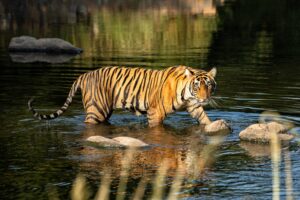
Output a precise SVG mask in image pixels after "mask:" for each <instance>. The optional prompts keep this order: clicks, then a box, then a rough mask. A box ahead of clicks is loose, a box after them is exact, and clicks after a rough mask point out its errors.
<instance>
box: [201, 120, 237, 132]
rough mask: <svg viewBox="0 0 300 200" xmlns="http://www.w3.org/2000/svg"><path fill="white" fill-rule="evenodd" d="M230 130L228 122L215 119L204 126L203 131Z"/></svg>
mask: <svg viewBox="0 0 300 200" xmlns="http://www.w3.org/2000/svg"><path fill="white" fill-rule="evenodd" d="M230 131H231V128H230V126H229V124H228V123H227V122H226V121H225V120H223V119H220V120H216V121H214V122H212V123H210V124H208V125H206V126H205V128H204V132H205V133H207V134H213V135H215V134H227V133H229V132H230Z"/></svg>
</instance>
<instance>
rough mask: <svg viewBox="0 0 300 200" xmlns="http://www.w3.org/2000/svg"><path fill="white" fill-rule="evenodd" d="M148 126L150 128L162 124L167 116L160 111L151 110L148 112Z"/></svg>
mask: <svg viewBox="0 0 300 200" xmlns="http://www.w3.org/2000/svg"><path fill="white" fill-rule="evenodd" d="M147 118H148V124H149V126H150V127H154V126H157V125H159V124H161V123H162V122H163V120H164V118H165V114H163V113H161V112H159V109H149V110H148V111H147Z"/></svg>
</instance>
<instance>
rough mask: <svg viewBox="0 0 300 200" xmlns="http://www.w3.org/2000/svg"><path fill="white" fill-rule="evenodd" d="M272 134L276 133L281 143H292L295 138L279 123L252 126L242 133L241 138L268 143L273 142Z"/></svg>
mask: <svg viewBox="0 0 300 200" xmlns="http://www.w3.org/2000/svg"><path fill="white" fill-rule="evenodd" d="M272 133H276V134H277V135H278V138H279V139H280V140H281V141H290V140H291V139H293V138H294V137H293V135H291V134H289V133H288V129H287V128H286V127H285V126H284V125H282V124H280V123H278V122H269V123H259V124H252V125H250V126H248V127H247V128H246V129H244V130H243V131H241V132H240V134H239V137H240V139H241V140H246V141H251V142H261V143H268V142H270V141H271V134H272Z"/></svg>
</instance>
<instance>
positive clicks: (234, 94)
mask: <svg viewBox="0 0 300 200" xmlns="http://www.w3.org/2000/svg"><path fill="white" fill-rule="evenodd" d="M112 2H114V3H112ZM299 9H300V7H299V2H298V1H287V2H285V1H279V0H278V1H271V0H265V1H258V0H257V1H246V0H240V1H238V0H237V1H210V0H206V1H179V0H178V1H175V2H173V3H170V2H169V1H167V2H162V1H155V0H153V1H137V2H135V1H130V2H126V3H124V1H111V2H108V1H103V2H102V1H98V2H94V1H80V0H78V1H64V3H61V2H60V1H52V3H51V4H50V1H47V0H45V1H36V2H34V3H33V2H32V3H29V2H24V1H14V2H13V3H11V2H8V1H1V2H0V22H1V23H0V62H1V69H0V70H1V74H0V78H1V79H0V80H1V81H0V84H1V93H0V105H1V111H2V112H1V114H0V121H1V127H0V141H1V146H0V155H1V159H0V166H1V167H0V173H1V180H0V191H1V199H33V198H36V199H45V198H52V197H53V196H58V197H59V198H61V199H65V198H68V197H69V193H70V190H71V187H72V184H73V181H74V179H75V178H76V176H77V175H78V174H79V173H80V174H83V175H84V176H85V177H87V180H88V183H89V185H90V187H91V191H92V194H95V192H96V191H97V188H98V186H99V182H100V177H101V174H102V173H103V170H104V169H106V168H110V169H111V171H112V176H113V183H112V197H113V196H114V194H115V192H116V187H117V184H118V181H117V180H118V177H119V172H120V160H121V158H122V153H124V151H123V150H116V149H97V148H94V147H90V146H88V145H87V144H86V143H84V139H85V138H86V137H88V136H91V135H103V136H107V137H115V136H119V135H122V136H131V137H135V138H139V139H141V140H143V141H145V142H147V143H149V144H151V148H149V149H144V150H141V151H139V152H138V154H137V156H136V157H135V160H134V162H132V170H131V175H130V179H129V185H128V193H127V194H128V195H130V194H131V193H133V191H134V189H135V188H136V185H137V184H138V180H140V179H141V177H148V178H149V179H151V178H153V176H154V174H155V170H156V169H157V168H158V166H159V164H160V163H161V162H162V161H163V160H164V159H166V158H168V160H169V161H170V163H172V165H171V170H170V171H169V174H168V181H167V185H168V186H170V184H171V183H172V180H173V179H172V176H173V175H172V172H174V170H175V168H176V167H177V166H178V165H180V164H181V163H188V161H189V157H188V156H187V155H190V154H189V153H193V152H201V150H203V148H205V146H206V144H207V138H205V137H204V138H203V136H201V135H199V133H198V131H197V130H198V126H197V124H196V122H195V120H193V119H192V118H190V116H189V115H188V114H187V113H185V112H178V113H176V114H172V115H170V116H169V117H168V118H167V119H166V120H165V123H164V126H162V127H156V128H148V127H147V123H146V119H145V117H136V116H134V115H132V114H130V113H127V112H116V113H114V114H113V116H112V118H111V120H110V122H111V125H99V126H89V125H86V124H84V123H83V121H84V112H83V108H82V105H81V97H80V95H77V97H76V98H75V100H74V102H73V103H72V105H71V107H70V108H69V110H68V112H67V113H66V114H65V115H63V116H62V117H60V118H59V119H57V120H55V121H51V122H49V123H45V122H40V121H37V120H35V119H33V118H32V116H31V113H29V111H28V110H27V101H28V99H29V98H30V97H32V96H34V97H35V98H36V107H37V108H40V111H44V112H51V111H53V110H55V109H56V108H58V107H60V106H61V105H62V104H63V102H64V100H65V98H66V95H67V94H68V91H69V88H70V86H71V85H72V82H73V81H74V80H75V79H76V77H78V76H79V75H80V74H82V73H84V72H86V71H89V70H93V69H96V68H98V67H100V66H106V65H122V66H140V67H146V68H156V69H157V68H158V69H163V68H165V67H167V66H172V65H178V64H183V65H188V66H193V67H196V68H197V67H198V68H204V69H209V68H210V67H211V66H216V67H217V68H218V74H217V78H216V81H217V83H218V88H217V91H216V95H215V96H216V99H217V102H218V104H219V107H217V108H213V107H208V108H206V110H208V115H209V116H210V117H211V119H213V120H215V119H225V120H227V121H228V122H230V124H231V125H232V128H233V131H232V133H231V134H229V135H228V136H227V137H226V138H225V141H224V142H223V143H222V144H221V145H220V147H219V148H218V150H217V151H216V152H215V153H214V154H213V156H214V157H215V158H216V159H215V160H214V162H213V163H212V164H211V165H209V166H207V167H206V168H205V170H204V173H203V174H202V175H199V176H196V177H190V178H188V179H186V180H185V183H184V185H183V188H182V192H181V197H182V198H186V199H217V198H226V199H271V198H272V168H271V158H270V152H269V147H268V146H264V145H258V144H249V143H244V142H240V140H239V138H238V133H239V132H240V131H241V130H242V129H243V128H245V127H247V126H248V125H250V124H252V123H256V122H257V121H258V119H259V117H260V114H261V113H262V112H263V111H266V110H268V111H270V110H271V111H276V112H279V113H280V114H281V117H282V118H283V119H285V120H288V121H289V122H291V123H293V124H294V125H295V126H296V127H298V128H296V129H295V130H298V133H299V125H300V116H299V113H300V109H299V108H300V103H299V102H300V101H299V99H300V96H299V94H300V78H299V77H300V70H299V65H300V59H299V58H300V56H299V55H300V37H299V31H300V26H299V23H298V22H299V19H300V14H299V13H300V12H299V11H300V10H299ZM22 34H25V35H32V36H35V37H59V38H62V39H65V40H68V41H70V42H71V43H73V44H74V45H75V46H78V47H81V48H83V49H84V53H83V54H81V55H79V56H76V57H74V58H69V57H67V58H63V59H65V60H67V61H66V62H64V63H57V62H58V61H59V60H61V59H62V58H55V57H51V58H50V60H52V62H53V63H44V62H35V63H24V62H13V60H14V58H15V56H14V55H10V54H9V53H8V51H7V46H8V43H9V41H10V38H11V37H13V36H19V35H22ZM15 61H18V60H15ZM56 61H57V62H56ZM287 154H288V155H289V156H290V158H291V163H292V170H291V171H290V172H291V173H292V177H293V179H292V180H293V188H294V193H293V195H294V198H295V199H298V198H300V193H299V192H298V190H297V189H298V188H299V184H300V182H299V180H300V177H299V174H300V173H299V170H300V162H299V159H298V158H299V143H297V140H295V141H293V142H292V143H291V144H290V146H289V147H286V148H285V149H284V151H283V153H282V155H283V159H284V158H285V155H287ZM282 161H283V160H282ZM280 172H281V176H280V180H281V190H280V195H281V197H282V198H285V197H286V196H287V190H286V189H285V186H286V184H285V178H286V173H285V162H282V163H281V165H280ZM146 195H147V196H148V197H150V195H151V184H149V185H148V187H147V189H146Z"/></svg>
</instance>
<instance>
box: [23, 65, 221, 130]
mask: <svg viewBox="0 0 300 200" xmlns="http://www.w3.org/2000/svg"><path fill="white" fill-rule="evenodd" d="M215 75H216V69H215V68H213V69H212V70H210V71H209V72H206V71H203V70H198V69H193V68H190V67H186V66H176V67H169V68H166V69H164V70H153V69H143V68H126V67H104V68H100V69H97V70H95V71H91V72H87V73H85V74H82V75H81V76H79V77H78V79H77V80H76V81H75V82H74V83H73V85H72V87H71V89H70V92H69V95H68V97H67V100H66V102H65V103H64V105H63V106H62V107H61V108H60V109H58V110H57V111H56V112H54V113H52V114H50V115H44V114H39V113H38V112H36V111H35V109H34V108H33V106H32V102H33V100H29V102H28V107H29V110H31V111H32V112H33V115H34V116H35V117H37V118H39V119H40V120H50V119H55V118H57V117H58V116H60V115H61V114H62V113H64V112H65V111H66V110H67V108H68V106H69V105H70V104H71V102H72V98H73V97H74V95H75V93H76V91H77V90H78V89H81V93H82V102H83V106H84V109H85V112H86V118H85V122H87V123H93V124H96V123H101V122H104V121H106V120H108V119H109V117H110V116H111V114H112V112H113V110H115V109H128V110H131V111H133V112H135V113H136V114H137V115H139V114H147V118H148V122H149V125H150V126H155V125H157V124H160V123H161V122H162V121H163V120H164V118H165V117H166V115H167V114H169V113H172V112H175V111H176V110H179V109H184V108H185V109H187V111H188V112H189V113H190V114H191V116H192V117H193V118H196V119H197V120H198V121H199V123H201V124H209V123H210V120H209V118H208V116H207V115H206V113H205V112H204V110H203V106H204V105H206V104H207V103H208V102H209V100H210V97H211V94H213V92H214V90H215V88H216V82H215V80H214V77H215Z"/></svg>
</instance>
